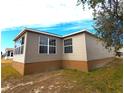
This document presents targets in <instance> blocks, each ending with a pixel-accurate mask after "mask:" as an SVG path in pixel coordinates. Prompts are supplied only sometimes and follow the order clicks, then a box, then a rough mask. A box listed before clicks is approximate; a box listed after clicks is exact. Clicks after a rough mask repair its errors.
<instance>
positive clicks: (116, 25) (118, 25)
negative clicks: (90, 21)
mask: <svg viewBox="0 0 124 93" xmlns="http://www.w3.org/2000/svg"><path fill="white" fill-rule="evenodd" d="M77 4H78V5H79V4H82V5H83V7H84V8H85V5H86V4H88V6H89V8H92V9H93V10H94V20H95V25H94V28H95V29H96V35H97V36H98V37H99V38H101V39H102V40H103V41H104V45H105V47H106V48H108V49H109V50H111V48H112V47H114V50H115V52H117V51H118V50H119V49H120V48H122V46H123V0H78V3H77Z"/></svg>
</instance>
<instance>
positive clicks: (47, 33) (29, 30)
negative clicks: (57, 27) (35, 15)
mask: <svg viewBox="0 0 124 93" xmlns="http://www.w3.org/2000/svg"><path fill="white" fill-rule="evenodd" d="M26 32H33V33H38V34H44V35H48V36H53V37H58V38H66V37H70V36H74V35H77V34H81V33H87V34H89V35H92V36H95V35H94V34H92V33H90V32H88V30H86V29H84V30H80V31H77V32H74V33H71V34H68V35H64V36H60V35H57V34H53V33H49V32H43V31H39V30H35V29H31V28H23V29H22V31H21V32H20V33H19V34H18V35H17V36H16V38H15V39H14V41H16V40H17V39H19V38H20V37H21V36H22V35H23V34H25V33H26ZM95 37H96V36H95Z"/></svg>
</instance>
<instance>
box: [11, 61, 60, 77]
mask: <svg viewBox="0 0 124 93" xmlns="http://www.w3.org/2000/svg"><path fill="white" fill-rule="evenodd" d="M12 66H13V67H14V68H15V69H16V70H17V71H18V72H19V73H20V74H21V75H27V74H32V73H39V72H45V71H52V70H57V69H61V68H62V61H60V60H57V61H46V62H34V63H20V62H13V63H12Z"/></svg>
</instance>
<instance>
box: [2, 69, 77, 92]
mask: <svg viewBox="0 0 124 93" xmlns="http://www.w3.org/2000/svg"><path fill="white" fill-rule="evenodd" d="M3 83H4V84H2V89H1V91H2V93H60V91H61V93H65V92H67V91H69V90H71V89H72V88H73V87H74V83H76V81H75V82H70V81H68V80H66V79H64V77H63V76H62V75H61V71H59V72H57V71H53V72H45V73H40V74H35V75H28V76H24V77H23V78H21V79H17V80H13V79H10V80H8V81H5V82H3Z"/></svg>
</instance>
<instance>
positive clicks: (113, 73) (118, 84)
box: [63, 59, 123, 93]
mask: <svg viewBox="0 0 124 93" xmlns="http://www.w3.org/2000/svg"><path fill="white" fill-rule="evenodd" d="M63 75H64V76H65V78H68V80H74V81H77V86H75V88H76V90H77V89H78V90H81V91H83V93H122V88H123V85H122V84H123V64H122V59H115V60H113V62H111V63H109V64H108V65H107V66H106V67H103V68H99V69H96V70H94V71H92V72H88V73H84V72H80V71H76V70H63ZM72 93H73V92H72ZM77 93H78V92H77ZM79 93H80V92H79Z"/></svg>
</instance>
